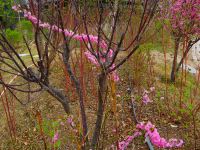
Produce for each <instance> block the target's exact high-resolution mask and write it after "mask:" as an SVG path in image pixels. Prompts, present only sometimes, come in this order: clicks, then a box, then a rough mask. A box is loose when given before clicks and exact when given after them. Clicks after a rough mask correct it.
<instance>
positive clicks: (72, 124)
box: [67, 117, 75, 127]
mask: <svg viewBox="0 0 200 150" xmlns="http://www.w3.org/2000/svg"><path fill="white" fill-rule="evenodd" d="M67 122H68V123H69V124H70V126H71V127H75V123H74V121H73V119H72V117H69V118H67Z"/></svg>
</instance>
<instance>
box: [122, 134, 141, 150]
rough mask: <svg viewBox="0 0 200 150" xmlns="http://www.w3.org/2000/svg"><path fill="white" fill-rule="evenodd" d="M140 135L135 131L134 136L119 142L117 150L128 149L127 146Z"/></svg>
mask: <svg viewBox="0 0 200 150" xmlns="http://www.w3.org/2000/svg"><path fill="white" fill-rule="evenodd" d="M140 135H142V133H141V132H138V131H136V132H135V133H134V135H132V136H130V135H129V136H127V137H126V139H125V140H124V141H121V142H119V150H125V149H126V148H127V147H128V145H129V144H130V143H131V142H132V141H133V139H134V138H136V137H138V136H140Z"/></svg>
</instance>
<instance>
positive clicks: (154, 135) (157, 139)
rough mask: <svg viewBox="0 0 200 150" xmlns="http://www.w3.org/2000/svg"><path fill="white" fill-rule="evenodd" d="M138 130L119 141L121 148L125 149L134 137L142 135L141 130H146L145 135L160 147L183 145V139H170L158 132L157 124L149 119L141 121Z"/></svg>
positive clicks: (121, 149)
mask: <svg viewBox="0 0 200 150" xmlns="http://www.w3.org/2000/svg"><path fill="white" fill-rule="evenodd" d="M136 128H137V131H136V132H135V133H134V134H133V135H132V136H127V137H126V139H125V140H123V141H121V142H119V149H120V150H125V149H126V148H127V147H128V145H129V144H130V143H131V142H132V141H133V139H134V138H136V137H138V136H140V135H142V132H141V131H144V132H145V137H146V136H148V137H149V138H150V140H151V142H152V144H153V145H154V146H156V147H158V148H179V147H182V146H183V143H184V142H183V140H181V139H179V140H178V139H169V140H166V139H165V138H162V137H161V136H160V134H159V133H158V130H157V129H156V128H155V126H154V125H153V124H152V123H151V122H150V121H148V122H147V123H144V122H141V123H139V124H137V126H136Z"/></svg>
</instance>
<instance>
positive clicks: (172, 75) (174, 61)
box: [171, 38, 180, 82]
mask: <svg viewBox="0 0 200 150" xmlns="http://www.w3.org/2000/svg"><path fill="white" fill-rule="evenodd" d="M179 43H180V38H175V48H174V59H173V64H172V71H171V82H175V77H176V67H177V56H178V49H179Z"/></svg>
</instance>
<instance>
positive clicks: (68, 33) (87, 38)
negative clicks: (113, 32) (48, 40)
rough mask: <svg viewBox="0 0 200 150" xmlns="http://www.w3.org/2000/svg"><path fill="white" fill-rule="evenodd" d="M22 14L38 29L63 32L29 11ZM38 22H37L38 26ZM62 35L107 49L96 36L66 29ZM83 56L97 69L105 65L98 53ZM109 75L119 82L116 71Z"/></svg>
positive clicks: (110, 51) (15, 7)
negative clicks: (102, 64) (98, 59)
mask: <svg viewBox="0 0 200 150" xmlns="http://www.w3.org/2000/svg"><path fill="white" fill-rule="evenodd" d="M12 9H13V10H15V11H17V12H19V11H20V5H15V6H13V7H12ZM23 12H24V17H25V18H26V19H28V20H29V21H31V22H32V23H33V24H34V25H38V26H39V27H40V28H47V29H49V30H52V31H54V32H59V33H62V32H63V30H62V29H61V28H59V27H58V26H56V25H50V24H49V23H46V22H42V21H41V20H38V19H37V17H35V16H34V15H32V14H31V12H30V11H27V10H23ZM38 22H39V24H38ZM64 35H65V36H66V37H72V38H73V39H74V40H77V41H80V42H85V43H87V42H89V41H91V42H92V43H97V44H98V45H99V46H100V47H101V48H102V49H106V48H107V47H108V46H107V44H106V42H105V41H104V40H101V41H100V42H99V40H98V36H94V35H87V34H76V33H75V32H73V31H71V30H68V29H64ZM97 55H99V56H100V62H98V61H97ZM85 56H86V57H87V58H88V60H90V61H91V63H93V64H94V65H96V66H97V67H99V66H100V64H99V63H105V61H106V59H105V58H104V57H103V56H102V54H100V53H98V54H95V55H94V53H91V51H86V52H85ZM108 56H109V58H112V57H113V50H111V49H110V50H109V52H108ZM114 67H115V65H114V64H113V65H112V66H111V67H110V68H111V69H112V68H114ZM111 75H112V78H113V80H114V81H119V76H118V75H117V72H116V71H114V72H113V73H111Z"/></svg>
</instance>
